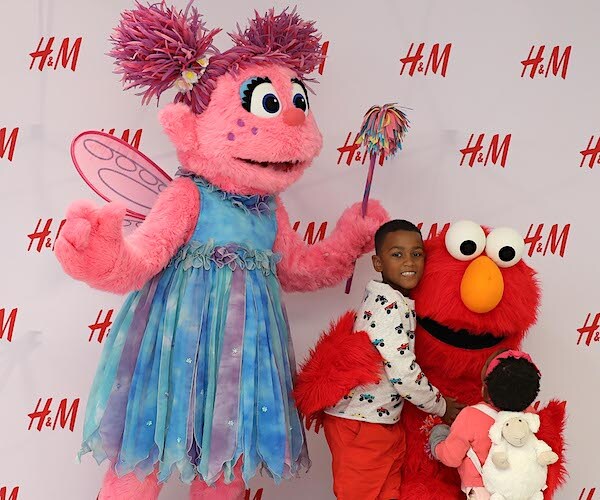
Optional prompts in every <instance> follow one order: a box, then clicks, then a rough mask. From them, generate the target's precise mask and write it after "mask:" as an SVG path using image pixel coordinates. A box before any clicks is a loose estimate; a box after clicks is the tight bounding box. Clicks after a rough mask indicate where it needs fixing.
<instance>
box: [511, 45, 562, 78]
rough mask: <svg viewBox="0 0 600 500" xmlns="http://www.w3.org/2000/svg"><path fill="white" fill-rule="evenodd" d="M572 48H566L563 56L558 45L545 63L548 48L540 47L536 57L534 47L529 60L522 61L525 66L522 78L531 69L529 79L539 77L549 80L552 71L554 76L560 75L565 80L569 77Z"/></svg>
mask: <svg viewBox="0 0 600 500" xmlns="http://www.w3.org/2000/svg"><path fill="white" fill-rule="evenodd" d="M571 47H572V46H571V45H569V46H568V47H565V49H564V50H563V52H562V55H561V53H560V46H558V45H556V46H555V47H554V48H553V49H552V52H551V53H550V57H549V58H548V62H544V51H545V50H546V46H545V45H540V46H539V47H538V49H537V53H536V54H535V55H534V52H535V45H532V46H531V50H530V51H529V56H528V58H527V59H525V60H523V61H521V64H522V65H523V71H522V72H521V78H523V77H524V76H525V73H526V72H527V69H529V70H530V71H529V78H532V79H533V78H535V77H537V76H543V77H544V78H548V75H549V74H550V71H552V74H553V75H554V76H558V75H559V73H560V77H561V78H562V79H563V80H564V79H565V78H566V77H567V70H568V68H569V59H570V57H571Z"/></svg>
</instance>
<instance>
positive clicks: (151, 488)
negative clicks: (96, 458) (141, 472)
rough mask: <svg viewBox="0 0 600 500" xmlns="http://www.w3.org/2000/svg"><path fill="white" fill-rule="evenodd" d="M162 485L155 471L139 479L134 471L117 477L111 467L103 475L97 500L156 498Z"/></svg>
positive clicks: (147, 499)
mask: <svg viewBox="0 0 600 500" xmlns="http://www.w3.org/2000/svg"><path fill="white" fill-rule="evenodd" d="M162 486H163V485H162V484H160V483H159V482H158V479H157V478H156V472H153V473H152V474H150V475H149V476H147V477H146V478H145V479H144V480H143V481H140V480H139V479H138V478H137V476H136V475H135V474H134V473H130V474H127V475H125V476H123V477H118V476H117V475H116V474H115V471H114V470H113V468H112V467H111V468H110V469H108V472H107V473H106V476H105V477H104V483H103V484H102V490H101V491H100V495H99V496H98V500H156V499H157V498H158V494H159V493H160V490H161V489H162Z"/></svg>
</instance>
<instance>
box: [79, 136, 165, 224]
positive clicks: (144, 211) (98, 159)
mask: <svg viewBox="0 0 600 500" xmlns="http://www.w3.org/2000/svg"><path fill="white" fill-rule="evenodd" d="M71 158H72V159H73V163H74V164H75V168H76V169H77V171H78V172H79V174H80V175H81V177H82V178H83V180H84V181H85V182H86V183H87V184H88V186H90V187H91V188H92V189H93V190H94V191H95V192H96V193H97V194H98V195H99V196H101V197H102V198H103V199H105V200H106V201H119V202H121V203H123V204H124V205H125V206H126V207H127V215H128V217H127V218H126V220H125V223H124V225H125V226H127V225H130V226H132V227H137V225H139V223H140V222H141V221H142V220H143V219H144V218H145V217H146V215H148V213H149V212H150V209H151V208H152V205H153V204H154V202H155V201H156V198H158V195H159V194H160V193H161V192H162V191H163V190H164V189H165V188H166V187H167V185H168V184H169V182H171V180H172V179H171V177H170V176H169V175H168V174H167V173H166V172H165V171H164V170H162V169H161V168H160V167H159V166H158V165H157V164H156V163H154V162H153V161H152V160H151V159H150V158H148V157H147V156H146V155H144V154H143V153H140V152H139V151H138V150H137V149H135V148H133V147H132V146H131V145H130V144H129V143H127V142H125V141H124V140H122V139H119V138H118V137H115V136H112V135H110V134H106V133H104V132H96V131H92V130H90V131H87V132H82V133H81V134H79V135H78V136H77V137H76V138H75V139H73V142H72V144H71Z"/></svg>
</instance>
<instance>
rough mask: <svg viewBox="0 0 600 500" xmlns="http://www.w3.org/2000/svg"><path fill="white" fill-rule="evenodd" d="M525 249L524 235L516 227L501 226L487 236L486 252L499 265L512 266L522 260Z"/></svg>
mask: <svg viewBox="0 0 600 500" xmlns="http://www.w3.org/2000/svg"><path fill="white" fill-rule="evenodd" d="M524 250H525V242H524V241H523V237H522V236H521V235H520V234H519V233H517V232H516V231H515V230H514V229H511V228H509V227H499V228H496V229H494V230H493V231H492V232H491V233H490V234H488V237H487V243H486V245H485V253H486V254H487V256H488V257H489V258H490V259H492V260H493V261H494V262H495V263H496V264H497V265H498V267H511V266H514V265H515V264H516V263H517V262H519V261H520V260H521V257H522V256H523V252H524Z"/></svg>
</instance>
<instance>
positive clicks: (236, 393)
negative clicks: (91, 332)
mask: <svg viewBox="0 0 600 500" xmlns="http://www.w3.org/2000/svg"><path fill="white" fill-rule="evenodd" d="M217 32H218V30H208V29H206V28H205V27H204V24H203V23H202V22H201V21H200V16H199V14H198V13H197V11H196V10H195V9H193V8H191V7H189V6H188V9H186V10H185V11H183V12H181V11H176V10H175V9H172V8H170V7H167V6H166V5H165V4H164V3H162V4H155V5H151V6H148V7H146V6H142V5H140V4H138V5H137V6H136V8H135V9H134V10H132V11H127V12H125V13H123V17H122V21H121V24H120V25H119V27H118V28H116V30H115V32H114V34H113V37H112V41H113V43H114V48H113V50H112V52H111V55H112V56H113V57H114V58H115V61H116V64H117V72H119V73H121V74H122V75H123V80H124V81H125V82H126V84H127V86H128V88H129V87H137V88H141V89H143V92H142V93H143V96H144V98H143V99H144V102H148V101H149V100H150V99H152V98H153V97H158V96H160V94H161V93H162V92H164V91H165V90H168V89H175V90H176V91H177V93H176V97H175V103H174V104H169V105H167V106H166V107H165V109H163V110H162V111H161V113H160V121H161V123H162V125H163V127H164V129H165V131H166V133H167V135H168V136H169V137H170V139H171V140H172V142H173V143H174V145H175V147H176V149H177V154H178V158H179V161H180V164H181V165H180V170H179V171H178V174H177V175H176V177H175V179H174V180H172V179H171V178H170V177H169V176H168V175H167V174H166V173H165V172H163V171H162V170H161V169H160V168H159V167H158V166H157V165H156V164H154V163H153V162H152V161H151V160H150V159H149V158H147V157H146V156H145V155H143V154H142V153H140V152H139V151H136V150H134V149H133V148H131V147H130V146H129V145H127V144H126V143H124V142H123V141H120V140H119V139H116V138H113V137H112V136H108V135H106V134H102V133H94V132H85V133H83V134H81V135H80V136H79V137H78V138H76V139H75V141H74V143H73V147H72V156H73V159H74V161H75V164H76V166H77V169H78V171H79V172H80V174H81V175H82V176H83V178H84V179H85V180H86V182H88V184H89V185H90V186H91V187H92V188H93V189H94V190H95V191H96V192H97V193H98V194H99V195H101V196H102V197H103V198H105V199H106V200H108V201H110V203H108V204H107V205H105V206H104V207H102V208H98V207H96V206H95V205H93V204H92V203H90V202H86V201H81V202H76V203H74V204H73V205H72V206H71V207H70V208H69V210H68V213H67V218H66V219H67V220H66V223H65V225H64V227H63V230H62V231H61V235H60V238H59V239H58V241H57V243H56V255H57V257H58V259H59V261H60V263H61V265H62V266H63V268H64V269H65V271H66V272H67V273H68V274H69V275H71V276H72V277H74V278H75V279H78V280H81V281H84V282H86V283H87V284H89V285H90V286H92V287H94V288H98V289H101V290H107V291H110V292H115V293H129V295H128V297H127V299H126V301H125V303H124V305H123V307H122V309H121V310H120V313H119V315H118V317H117V319H116V320H115V322H114V324H113V327H112V330H111V333H110V336H109V337H108V339H107V340H106V343H105V347H104V350H103V353H102V357H101V360H100V365H99V367H98V370H97V374H96V378H95V380H94V383H93V386H92V389H91V393H90V396H89V399H88V404H87V410H86V420H85V424H84V436H83V445H82V449H81V453H80V454H85V453H88V452H91V453H92V454H93V456H94V457H95V458H96V460H97V461H98V462H102V461H104V460H105V459H108V460H109V461H110V467H109V470H108V473H107V475H106V478H105V480H104V484H103V486H102V490H101V492H100V496H99V498H100V499H104V500H106V499H113V498H119V499H129V498H131V499H153V498H157V497H158V494H159V492H160V489H161V487H162V485H163V484H164V483H165V482H166V481H167V479H168V478H169V477H170V476H171V475H172V474H173V473H174V472H176V473H177V474H178V475H179V477H180V479H181V480H182V481H184V482H185V483H189V484H191V498H231V499H234V498H243V494H244V489H245V483H247V481H249V479H250V478H252V477H253V476H254V475H255V474H256V473H257V472H258V471H263V472H264V473H266V474H268V475H270V476H271V477H272V478H273V479H274V480H275V481H276V482H279V481H280V480H282V479H287V478H290V477H292V476H295V475H297V474H298V473H299V472H300V471H301V470H303V469H306V468H307V467H308V466H309V459H308V454H307V448H306V441H305V436H304V433H303V429H302V425H301V422H300V419H299V417H298V413H297V410H296V408H295V407H294V402H293V399H292V397H291V393H292V390H293V381H294V376H295V360H294V354H293V348H292V343H291V338H290V334H289V326H288V321H287V318H286V313H285V308H284V305H283V303H282V300H281V289H282V288H283V289H284V290H289V291H306V290H315V289H318V288H321V287H324V286H332V285H334V284H337V283H339V282H341V281H342V280H343V279H345V278H348V277H349V276H350V274H351V272H352V268H353V263H354V261H355V260H356V259H357V258H358V257H359V256H360V255H362V254H363V253H364V252H366V251H369V250H370V249H371V248H372V240H373V234H374V232H375V230H376V229H377V228H378V227H379V226H380V224H381V223H382V222H383V221H385V220H386V219H387V214H386V213H385V211H384V210H383V208H382V207H381V206H380V205H379V204H378V203H377V202H375V201H372V202H369V211H368V216H366V217H364V218H363V217H361V207H360V205H359V204H356V205H354V206H352V207H350V208H349V209H347V210H346V211H345V212H344V213H343V214H342V217H341V218H340V220H339V221H338V224H337V225H336V228H335V230H334V231H333V232H332V234H331V235H330V236H329V237H328V238H326V239H325V240H323V241H321V242H320V243H318V244H316V245H312V246H307V245H305V244H304V243H303V241H302V240H301V238H300V237H299V236H298V235H297V234H296V233H295V231H294V230H293V229H292V227H291V224H290V221H289V218H288V216H287V213H286V211H285V208H284V206H283V204H282V201H281V199H280V197H279V194H280V193H281V192H282V191H283V190H284V189H285V188H287V187H288V186H289V185H291V184H292V183H293V182H295V181H296V180H298V179H299V178H300V176H301V175H302V173H303V171H304V170H305V169H306V168H307V167H308V166H309V165H310V163H311V161H312V159H313V158H314V157H315V156H316V155H317V154H318V152H319V151H320V148H321V144H322V139H321V135H320V132H319V130H318V128H317V125H316V122H315V120H314V116H313V114H312V111H311V109H310V106H309V99H308V92H307V83H306V82H307V81H309V80H308V78H307V76H308V74H309V73H310V72H311V71H312V70H313V69H314V68H315V67H316V66H317V65H318V64H319V63H320V61H321V50H320V43H319V40H320V36H319V35H318V34H317V33H316V31H315V28H314V26H313V23H309V22H305V21H303V20H302V19H300V17H299V16H298V15H297V14H296V13H295V11H294V12H291V13H289V12H287V11H284V12H282V13H281V14H278V15H276V14H275V13H274V12H273V11H269V12H267V13H266V14H265V15H264V16H260V15H258V14H256V17H255V19H253V20H252V21H251V22H250V25H249V27H248V28H246V29H245V30H241V29H239V28H238V31H237V32H236V33H231V34H230V37H231V39H232V40H233V43H234V45H233V47H232V48H230V49H228V50H226V51H224V52H219V51H218V50H217V49H216V47H214V45H213V43H212V40H213V37H214V35H215V34H216V33H217ZM123 226H127V228H126V229H125V230H124V228H123ZM132 228H133V229H132Z"/></svg>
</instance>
